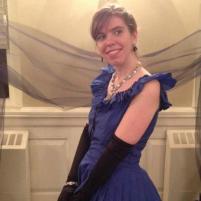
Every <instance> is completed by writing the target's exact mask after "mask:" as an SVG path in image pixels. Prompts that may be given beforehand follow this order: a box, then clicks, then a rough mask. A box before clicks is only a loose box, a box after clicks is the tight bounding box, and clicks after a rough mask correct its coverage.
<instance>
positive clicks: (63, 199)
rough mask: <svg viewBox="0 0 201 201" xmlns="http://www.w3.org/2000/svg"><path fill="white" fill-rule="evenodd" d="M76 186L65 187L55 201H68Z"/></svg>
mask: <svg viewBox="0 0 201 201" xmlns="http://www.w3.org/2000/svg"><path fill="white" fill-rule="evenodd" d="M75 189H76V186H72V185H65V186H64V187H63V189H62V191H61V193H60V195H59V198H58V200H57V201H70V200H71V197H72V195H73V192H74V190H75Z"/></svg>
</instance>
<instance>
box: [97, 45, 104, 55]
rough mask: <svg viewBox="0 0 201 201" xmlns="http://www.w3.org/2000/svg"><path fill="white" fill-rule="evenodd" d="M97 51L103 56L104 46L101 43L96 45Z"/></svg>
mask: <svg viewBox="0 0 201 201" xmlns="http://www.w3.org/2000/svg"><path fill="white" fill-rule="evenodd" d="M96 50H97V52H98V53H99V54H101V55H102V54H103V46H102V45H101V44H99V43H96Z"/></svg>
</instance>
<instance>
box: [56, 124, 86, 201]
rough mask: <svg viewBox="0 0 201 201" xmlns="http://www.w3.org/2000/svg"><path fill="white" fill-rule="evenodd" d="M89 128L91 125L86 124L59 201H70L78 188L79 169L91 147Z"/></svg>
mask: <svg viewBox="0 0 201 201" xmlns="http://www.w3.org/2000/svg"><path fill="white" fill-rule="evenodd" d="M88 127H89V125H88V124H86V125H85V127H84V129H83V131H82V134H81V137H80V140H79V143H78V147H77V150H76V153H75V156H74V159H73V162H72V166H71V169H70V171H69V174H68V177H67V180H66V185H65V186H63V189H62V190H61V193H60V195H59V198H58V200H57V201H69V200H70V198H71V196H72V195H73V192H74V190H75V189H76V188H77V181H78V175H77V172H78V167H79V164H80V161H81V160H82V158H83V157H84V155H85V153H86V152H87V150H88V148H89V145H90V137H89V133H88Z"/></svg>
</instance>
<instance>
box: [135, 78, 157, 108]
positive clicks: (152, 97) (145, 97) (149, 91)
mask: <svg viewBox="0 0 201 201" xmlns="http://www.w3.org/2000/svg"><path fill="white" fill-rule="evenodd" d="M149 76H151V75H149ZM160 87H161V86H160V81H158V80H157V79H153V80H152V79H151V80H149V81H148V82H146V83H145V84H144V85H143V89H142V91H141V92H140V93H139V94H138V95H137V96H136V97H135V98H133V100H132V102H131V103H136V102H138V101H142V102H143V103H144V104H146V103H149V104H154V105H155V104H158V103H159V97H160Z"/></svg>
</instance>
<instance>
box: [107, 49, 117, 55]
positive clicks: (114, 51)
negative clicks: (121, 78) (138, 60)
mask: <svg viewBox="0 0 201 201" xmlns="http://www.w3.org/2000/svg"><path fill="white" fill-rule="evenodd" d="M117 52H119V50H112V51H109V52H108V54H109V55H113V54H116V53H117Z"/></svg>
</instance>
